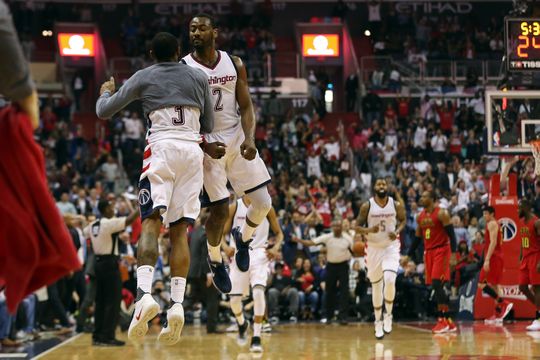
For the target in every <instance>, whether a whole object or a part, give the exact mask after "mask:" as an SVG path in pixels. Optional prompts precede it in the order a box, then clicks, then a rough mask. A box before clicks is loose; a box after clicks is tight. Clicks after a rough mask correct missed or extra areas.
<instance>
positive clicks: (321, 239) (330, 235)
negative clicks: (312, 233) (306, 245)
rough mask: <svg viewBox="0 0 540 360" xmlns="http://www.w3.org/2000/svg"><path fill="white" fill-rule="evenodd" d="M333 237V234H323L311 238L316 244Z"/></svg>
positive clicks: (325, 241) (323, 242)
mask: <svg viewBox="0 0 540 360" xmlns="http://www.w3.org/2000/svg"><path fill="white" fill-rule="evenodd" d="M331 237H332V234H325V235H321V236H317V237H316V238H315V239H313V240H311V241H313V242H314V243H315V244H316V245H319V244H325V245H326V243H327V242H328V239H330V238H331Z"/></svg>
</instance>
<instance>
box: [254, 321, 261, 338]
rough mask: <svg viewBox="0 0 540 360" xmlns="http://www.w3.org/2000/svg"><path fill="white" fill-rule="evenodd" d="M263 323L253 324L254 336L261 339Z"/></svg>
mask: <svg viewBox="0 0 540 360" xmlns="http://www.w3.org/2000/svg"><path fill="white" fill-rule="evenodd" d="M261 330H262V323H260V324H259V323H253V336H258V337H261Z"/></svg>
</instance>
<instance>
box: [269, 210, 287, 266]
mask: <svg viewBox="0 0 540 360" xmlns="http://www.w3.org/2000/svg"><path fill="white" fill-rule="evenodd" d="M266 218H267V219H268V222H269V223H270V229H272V232H273V233H274V234H275V235H276V243H275V244H274V246H272V248H271V249H269V250H268V251H267V254H268V255H269V257H270V258H272V259H275V258H277V257H278V254H279V252H280V251H281V244H282V243H283V231H282V230H281V226H280V225H279V221H278V218H277V215H276V210H274V208H273V207H272V208H271V209H270V211H269V212H268V215H266Z"/></svg>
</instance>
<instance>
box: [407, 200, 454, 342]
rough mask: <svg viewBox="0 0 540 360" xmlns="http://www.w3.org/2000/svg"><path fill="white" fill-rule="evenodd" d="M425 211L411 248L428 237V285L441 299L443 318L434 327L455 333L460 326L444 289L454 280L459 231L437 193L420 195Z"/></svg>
mask: <svg viewBox="0 0 540 360" xmlns="http://www.w3.org/2000/svg"><path fill="white" fill-rule="evenodd" d="M420 205H421V206H423V207H424V210H422V212H421V213H420V215H418V218H417V222H418V227H417V228H416V237H415V240H414V241H413V243H412V245H411V249H410V250H409V256H411V255H412V254H414V252H415V250H416V248H417V247H418V245H419V243H420V241H422V239H423V240H424V249H425V251H424V256H425V265H426V270H425V274H426V285H432V286H433V290H434V291H435V298H436V300H437V309H438V311H439V318H438V320H437V324H436V325H435V327H434V328H433V329H432V330H431V331H432V332H433V333H435V334H440V333H445V332H455V331H457V327H456V325H455V324H454V322H453V321H452V319H451V318H450V317H449V315H448V303H449V299H448V295H447V294H446V291H445V289H444V285H445V283H446V282H448V281H449V280H450V259H451V257H452V253H454V252H455V251H456V234H455V233H454V226H453V225H452V222H451V221H450V214H449V213H448V211H447V210H446V209H442V208H440V207H439V206H436V205H435V193H434V192H433V191H424V192H423V193H422V196H421V197H420Z"/></svg>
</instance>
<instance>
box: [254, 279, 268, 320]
mask: <svg viewBox="0 0 540 360" xmlns="http://www.w3.org/2000/svg"><path fill="white" fill-rule="evenodd" d="M252 292H253V302H254V306H253V314H254V315H255V316H263V315H264V310H265V308H266V300H265V297H264V287H262V286H260V285H257V286H255V287H254V288H253V290H252Z"/></svg>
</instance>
